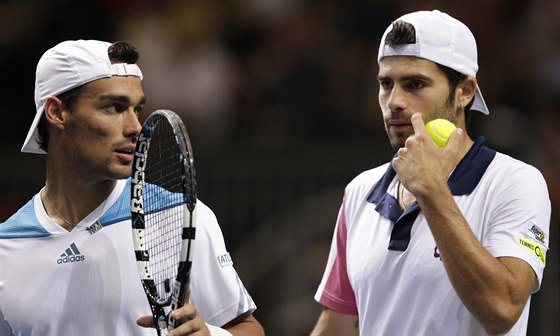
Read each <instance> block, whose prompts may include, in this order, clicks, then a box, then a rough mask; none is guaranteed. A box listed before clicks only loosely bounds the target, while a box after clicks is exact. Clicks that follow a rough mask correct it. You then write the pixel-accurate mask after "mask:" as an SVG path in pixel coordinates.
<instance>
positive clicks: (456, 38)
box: [377, 10, 490, 114]
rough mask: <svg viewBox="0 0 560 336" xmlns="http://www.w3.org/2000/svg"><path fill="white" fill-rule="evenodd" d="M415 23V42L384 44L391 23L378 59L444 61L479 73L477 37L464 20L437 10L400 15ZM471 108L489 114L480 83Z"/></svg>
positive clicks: (406, 20) (471, 72)
mask: <svg viewBox="0 0 560 336" xmlns="http://www.w3.org/2000/svg"><path fill="white" fill-rule="evenodd" d="M399 20H402V21H404V22H408V23H410V24H411V25H413V26H414V29H415V30H416V43H415V44H399V45H388V44H385V38H386V36H387V34H388V33H389V32H390V31H391V29H392V28H393V24H391V25H389V27H387V29H386V30H385V33H383V37H382V39H381V44H380V45H379V52H378V55H377V62H379V61H380V60H381V59H382V58H383V57H385V56H415V57H420V58H424V59H427V60H430V61H432V62H435V63H438V64H441V65H443V66H446V67H448V68H451V69H453V70H455V71H458V72H460V73H462V74H464V75H467V76H473V77H475V76H476V72H477V71H478V60H477V57H478V56H477V48H476V40H475V38H474V36H473V34H472V33H471V31H470V30H469V28H468V27H467V26H466V25H465V24H463V23H462V22H461V21H459V20H457V19H455V18H453V17H451V16H449V15H448V14H445V13H442V12H440V11H438V10H433V11H418V12H413V13H409V14H406V15H403V16H401V17H400V18H398V19H397V20H395V21H399ZM471 109H472V110H475V111H480V112H482V113H484V114H489V113H490V111H489V110H488V107H487V106H486V103H485V102H484V98H483V97H482V92H481V91H480V87H479V86H478V85H477V87H476V93H475V96H474V102H473V105H472V107H471Z"/></svg>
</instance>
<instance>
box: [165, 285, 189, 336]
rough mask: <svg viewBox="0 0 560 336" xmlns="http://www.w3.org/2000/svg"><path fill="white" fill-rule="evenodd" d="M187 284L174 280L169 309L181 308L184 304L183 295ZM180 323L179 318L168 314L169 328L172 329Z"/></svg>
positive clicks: (185, 292)
mask: <svg viewBox="0 0 560 336" xmlns="http://www.w3.org/2000/svg"><path fill="white" fill-rule="evenodd" d="M187 288H188V285H187V284H185V283H183V282H182V281H179V280H175V284H174V286H173V293H172V296H171V311H174V310H175V309H177V308H181V307H182V306H183V305H184V304H185V296H186V294H187ZM180 324H181V320H176V319H174V318H173V317H171V315H169V330H172V329H174V328H176V327H177V326H179V325H180Z"/></svg>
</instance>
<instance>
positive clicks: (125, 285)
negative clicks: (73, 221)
mask: <svg viewBox="0 0 560 336" xmlns="http://www.w3.org/2000/svg"><path fill="white" fill-rule="evenodd" d="M197 209H198V225H197V236H196V244H195V251H194V259H193V265H192V278H191V302H192V303H193V304H194V305H195V306H196V308H197V310H198V311H199V313H200V314H201V316H202V317H203V318H204V320H205V321H206V322H207V323H209V324H212V325H217V326H222V325H224V324H225V323H227V322H229V321H231V320H232V319H234V318H235V317H237V316H239V315H240V314H242V313H245V312H248V311H251V312H252V311H254V310H255V309H256V306H255V303H254V302H253V300H252V298H251V297H250V295H249V294H248V292H247V290H246V289H245V287H244V286H243V284H242V282H241V280H240V279H239V277H238V275H237V273H236V271H235V269H234V268H233V262H232V261H231V259H228V258H230V257H229V254H228V252H227V250H226V247H225V243H224V240H223V236H222V232H221V229H220V227H219V225H218V222H217V219H216V217H215V215H214V213H213V212H212V210H210V208H208V207H207V206H206V205H205V204H204V203H202V202H201V201H197ZM97 221H99V222H100V223H101V224H102V226H103V227H102V229H100V230H99V231H97V232H95V233H93V234H92V233H90V232H89V231H88V230H87V228H88V227H90V226H91V225H92V224H94V223H96V222H97ZM226 259H227V260H226ZM151 314H152V313H151V310H150V307H149V304H148V301H147V298H146V295H145V293H144V290H143V289H142V285H141V281H140V278H139V275H138V270H137V266H136V258H135V256H134V247H133V242H132V230H131V223H130V180H121V181H118V184H117V187H116V188H115V190H114V191H113V192H112V194H111V195H110V196H109V197H108V198H107V201H106V202H104V203H103V204H101V205H100V206H99V207H98V208H97V209H96V210H94V211H93V212H92V213H91V214H90V215H88V216H87V217H86V218H85V219H84V220H82V221H81V222H80V223H79V224H78V225H77V226H76V227H75V228H74V229H73V230H72V231H71V232H68V231H66V230H65V229H63V228H62V227H60V226H59V225H58V224H57V223H55V222H54V221H52V220H51V219H50V218H49V217H48V215H47V214H46V212H45V210H44V207H43V205H42V202H41V198H40V193H38V194H37V195H35V197H33V199H32V200H30V201H29V202H28V203H27V204H26V205H25V206H23V207H22V208H21V209H20V210H19V211H18V212H17V213H16V214H14V215H13V216H12V217H10V219H8V220H7V221H6V222H5V223H2V224H0V335H34V336H44V335H57V336H63V335H73V336H74V335H155V330H154V329H146V328H141V327H139V326H137V325H136V319H137V318H138V317H140V316H145V315H151Z"/></svg>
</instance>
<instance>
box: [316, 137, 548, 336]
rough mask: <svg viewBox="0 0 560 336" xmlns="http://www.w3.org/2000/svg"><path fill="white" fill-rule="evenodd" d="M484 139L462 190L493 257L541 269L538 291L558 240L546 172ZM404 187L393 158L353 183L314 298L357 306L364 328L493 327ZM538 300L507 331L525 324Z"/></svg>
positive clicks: (465, 208)
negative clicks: (404, 201)
mask: <svg viewBox="0 0 560 336" xmlns="http://www.w3.org/2000/svg"><path fill="white" fill-rule="evenodd" d="M483 141H484V140H483V139H482V138H481V139H478V140H477V141H476V142H475V144H474V145H473V147H472V148H471V150H470V151H469V153H468V154H467V156H465V158H464V159H463V160H462V161H461V163H460V164H459V165H458V166H457V168H456V169H455V171H454V172H453V174H452V175H451V177H450V179H449V181H448V184H449V186H450V189H451V191H452V194H453V198H454V200H455V202H456V203H457V205H458V207H459V209H460V210H461V212H462V214H463V215H464V217H465V219H466V220H467V222H468V223H469V226H470V227H471V229H472V231H473V233H474V234H475V236H476V237H478V239H479V241H480V242H481V243H482V245H483V246H484V247H485V248H486V249H487V250H488V251H489V252H490V253H491V254H492V255H493V256H495V257H505V256H508V257H515V258H519V259H522V260H524V261H525V262H527V263H528V264H529V265H530V266H531V267H532V268H533V270H534V272H535V274H536V279H537V281H536V283H535V287H534V291H537V290H538V288H539V286H540V283H541V281H542V276H543V270H544V267H545V263H546V251H547V250H548V244H549V241H548V239H549V225H550V212H551V205H550V200H549V197H548V191H547V187H546V183H545V180H544V178H543V176H542V174H541V173H540V172H539V171H538V170H537V169H535V168H534V167H532V166H530V165H527V164H525V163H523V162H521V161H518V160H515V159H513V158H511V157H509V156H507V155H504V154H501V153H496V152H494V151H492V150H490V149H488V148H487V147H484V146H483V145H482V143H483ZM484 162H486V163H484ZM395 189H396V177H395V173H394V170H393V169H392V167H391V165H390V163H387V164H385V165H383V166H380V167H377V168H374V169H372V170H369V171H366V172H363V173H362V174H360V175H359V176H357V177H356V178H355V179H354V180H353V181H352V182H351V183H350V184H348V186H347V187H346V189H345V194H344V199H343V203H342V206H341V209H340V212H339V215H338V219H337V223H336V228H335V233H334V237H333V240H332V245H331V250H330V254H329V258H328V261H327V266H326V269H325V272H324V275H323V279H322V281H321V283H320V285H319V288H318V290H317V292H316V294H315V299H316V300H317V301H318V302H320V303H321V304H322V305H323V306H325V307H328V308H330V309H332V310H335V311H337V312H341V313H346V314H353V315H358V317H359V330H360V333H361V334H363V335H485V334H486V333H485V331H484V329H483V328H482V326H481V325H480V324H479V323H478V322H477V320H476V319H475V318H474V317H473V316H472V315H471V314H470V313H469V311H468V310H467V309H466V307H465V306H464V305H463V303H462V302H461V300H460V299H459V297H458V296H457V294H456V293H455V291H454V289H453V287H452V285H451V283H450V282H449V280H448V277H447V274H446V272H445V269H444V266H443V263H442V262H441V260H440V256H439V252H438V249H437V246H436V244H435V241H434V238H433V236H432V233H431V231H430V228H429V227H428V223H427V222H426V220H425V218H424V216H423V214H422V212H421V211H417V210H419V208H418V209H416V210H415V209H414V208H415V206H414V205H413V206H411V207H410V208H409V210H407V211H406V212H405V213H402V214H401V213H400V211H399V210H397V209H398V202H397V201H396V192H395ZM415 211H416V214H414V212H415ZM395 223H398V224H395ZM397 225H400V227H397ZM529 305H530V301H529V302H528V303H527V305H526V306H525V308H524V310H523V312H522V314H521V317H520V318H519V320H518V321H517V323H516V324H515V325H514V327H513V328H512V329H511V330H510V331H509V333H508V335H524V334H525V333H526V330H527V322H528V318H529Z"/></svg>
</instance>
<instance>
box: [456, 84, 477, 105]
mask: <svg viewBox="0 0 560 336" xmlns="http://www.w3.org/2000/svg"><path fill="white" fill-rule="evenodd" d="M457 91H458V97H456V98H457V99H456V101H457V103H458V104H459V105H461V109H463V108H464V107H465V106H467V105H468V104H469V102H470V101H471V100H473V99H474V94H475V93H476V78H474V77H472V76H467V78H466V79H465V80H464V81H463V82H462V83H461V84H459V90H457Z"/></svg>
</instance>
